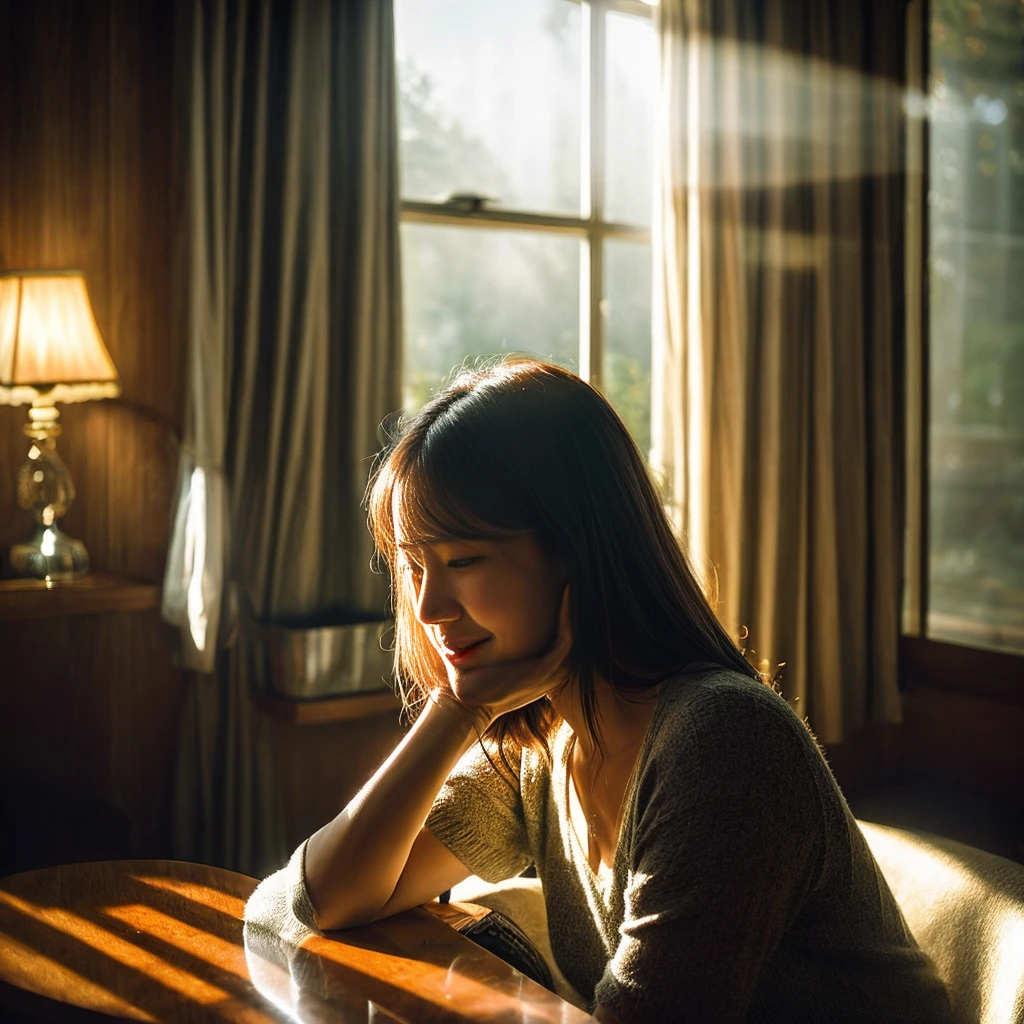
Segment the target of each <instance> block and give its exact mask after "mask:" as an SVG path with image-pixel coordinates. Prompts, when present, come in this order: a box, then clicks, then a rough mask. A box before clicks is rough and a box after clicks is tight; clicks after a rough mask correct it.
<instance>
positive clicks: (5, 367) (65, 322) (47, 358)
mask: <svg viewBox="0 0 1024 1024" xmlns="http://www.w3.org/2000/svg"><path fill="white" fill-rule="evenodd" d="M120 393H121V382H120V381H119V380H118V376H117V370H116V369H115V368H114V363H113V361H112V360H111V358H110V353H109V352H107V347H106V345H104V344H103V339H102V338H101V337H100V332H99V328H98V327H97V326H96V318H95V317H94V316H93V312H92V305H91V303H90V302H89V293H88V291H87V290H86V287H85V278H84V277H83V276H82V275H81V274H80V273H77V272H75V271H67V272H63V271H17V272H7V273H0V404H3V405H24V404H26V403H33V404H40V403H44V404H47V405H50V404H52V403H54V402H84V401H87V400H88V399H91V398H115V397H116V396H117V395H119V394H120Z"/></svg>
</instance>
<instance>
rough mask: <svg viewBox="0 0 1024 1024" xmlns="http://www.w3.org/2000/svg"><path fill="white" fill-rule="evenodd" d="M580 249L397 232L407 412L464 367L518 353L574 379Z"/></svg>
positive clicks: (501, 237)
mask: <svg viewBox="0 0 1024 1024" xmlns="http://www.w3.org/2000/svg"><path fill="white" fill-rule="evenodd" d="M581 247H582V246H581V243H580V240H579V239H578V238H575V237H573V236H570V235H558V234H549V233H542V232H534V231H518V230H516V231H498V230H488V229H482V228H464V227H458V226H455V227H446V226H438V225H433V224H416V223H408V222H407V223H405V224H403V225H402V276H403V280H402V286H403V289H404V292H405V356H404V366H403V374H402V376H403V382H404V405H405V408H406V410H407V411H408V412H415V411H416V410H417V409H419V408H420V406H422V405H423V403H424V402H425V401H426V400H427V399H428V398H429V397H430V395H431V393H432V392H433V391H434V390H435V389H436V388H437V387H438V386H439V385H441V384H442V382H443V381H444V380H445V379H446V378H447V376H448V374H449V372H450V371H451V369H452V368H453V367H455V366H458V365H459V364H461V363H462V362H463V361H464V360H466V359H470V360H473V359H477V358H479V357H487V356H500V355H503V354H507V353H510V352H518V353H523V354H528V355H534V356H539V357H540V358H543V359H548V360H551V361H552V362H556V363H559V364H561V365H562V366H566V367H569V368H570V369H574V370H575V369H578V366H579V364H578V360H577V354H578V351H579V336H580V250H581Z"/></svg>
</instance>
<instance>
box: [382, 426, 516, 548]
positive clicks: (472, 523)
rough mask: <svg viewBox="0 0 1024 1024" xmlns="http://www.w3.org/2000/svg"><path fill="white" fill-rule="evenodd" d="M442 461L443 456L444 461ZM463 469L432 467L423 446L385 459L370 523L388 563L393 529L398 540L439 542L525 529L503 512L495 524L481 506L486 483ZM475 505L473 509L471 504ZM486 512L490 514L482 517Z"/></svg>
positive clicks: (404, 448) (434, 463)
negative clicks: (399, 536)
mask: <svg viewBox="0 0 1024 1024" xmlns="http://www.w3.org/2000/svg"><path fill="white" fill-rule="evenodd" d="M444 461H445V462H447V460H444ZM482 475H483V476H486V475H488V474H486V472H485V473H483V474H476V475H475V477H474V474H471V473H470V472H468V471H462V472H452V469H451V465H450V464H448V465H444V464H442V465H438V460H436V459H431V458H430V457H429V455H428V453H427V446H423V445H419V446H416V447H415V448H414V447H413V446H412V445H408V446H405V445H402V444H399V446H398V447H397V448H396V449H395V450H394V451H393V452H392V454H391V456H390V458H388V459H387V462H386V464H385V466H384V467H383V469H382V471H381V473H380V475H379V476H378V477H377V480H376V481H375V483H374V487H373V491H372V494H371V496H370V503H369V504H370V525H371V527H372V530H373V534H374V538H375V540H376V541H377V545H378V548H379V549H380V550H381V552H382V553H383V554H384V555H385V556H386V557H387V559H388V560H389V561H391V562H392V563H393V562H394V559H395V557H396V555H397V547H398V546H397V541H396V527H397V529H398V531H399V532H400V534H401V536H402V538H403V543H406V544H425V543H435V542H438V541H444V540H455V539H458V540H503V539H507V538H508V537H512V536H516V535H519V534H521V533H523V531H524V530H527V529H529V526H527V524H526V523H519V522H516V521H514V520H512V519H510V518H509V516H508V514H507V510H506V514H505V515H503V516H501V519H502V520H503V521H501V522H495V521H494V520H495V518H497V517H496V516H494V515H493V513H494V511H495V510H494V509H489V510H486V511H485V510H484V509H483V508H481V507H480V506H481V505H483V504H484V502H482V501H481V500H480V499H481V495H482V494H483V493H485V492H486V490H487V488H486V486H483V487H481V486H480V484H481V483H482V482H483V481H481V480H480V476H482ZM474 506H476V507H474ZM487 512H490V513H492V514H491V515H488V514H487Z"/></svg>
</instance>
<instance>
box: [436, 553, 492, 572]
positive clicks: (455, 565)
mask: <svg viewBox="0 0 1024 1024" xmlns="http://www.w3.org/2000/svg"><path fill="white" fill-rule="evenodd" d="M483 560H484V556H483V555H464V556H463V557H462V558H449V559H448V561H447V562H446V563H445V564H446V565H447V566H448V568H449V569H468V568H469V567H470V566H471V565H476V563H477V562H482V561H483Z"/></svg>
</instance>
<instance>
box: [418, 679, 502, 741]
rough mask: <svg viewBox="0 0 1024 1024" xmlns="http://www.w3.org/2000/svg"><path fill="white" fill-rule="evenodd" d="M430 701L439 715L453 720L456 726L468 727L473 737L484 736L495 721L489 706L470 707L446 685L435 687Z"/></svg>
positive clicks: (447, 719)
mask: <svg viewBox="0 0 1024 1024" xmlns="http://www.w3.org/2000/svg"><path fill="white" fill-rule="evenodd" d="M430 703H431V704H432V705H433V706H434V708H435V711H434V713H435V714H436V715H437V716H439V717H440V718H442V719H444V720H445V721H446V722H451V723H452V724H453V726H454V727H455V728H463V729H468V730H469V731H470V732H471V733H472V736H471V738H472V739H477V738H478V737H480V736H482V735H483V734H484V733H485V732H486V731H487V729H488V728H490V725H491V723H492V722H493V721H494V716H493V715H491V713H490V712H489V711H488V710H487V708H474V707H470V705H468V704H464V703H463V702H462V701H461V700H459V698H458V697H456V696H455V694H454V693H452V692H451V690H449V689H447V688H445V687H435V688H434V689H433V690H432V691H431V693H430Z"/></svg>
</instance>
